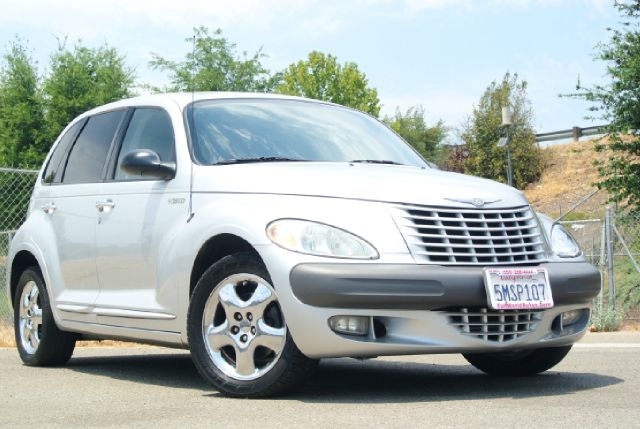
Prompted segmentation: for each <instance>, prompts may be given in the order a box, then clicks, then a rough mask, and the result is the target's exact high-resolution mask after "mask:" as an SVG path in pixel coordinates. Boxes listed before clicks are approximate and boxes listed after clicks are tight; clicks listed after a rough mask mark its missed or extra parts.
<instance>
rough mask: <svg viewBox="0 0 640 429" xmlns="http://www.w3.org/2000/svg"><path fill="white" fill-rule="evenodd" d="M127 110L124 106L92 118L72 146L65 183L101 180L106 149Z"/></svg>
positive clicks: (63, 180) (107, 150) (107, 149)
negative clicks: (123, 108) (121, 108)
mask: <svg viewBox="0 0 640 429" xmlns="http://www.w3.org/2000/svg"><path fill="white" fill-rule="evenodd" d="M124 113H125V111H124V110H118V111H115V112H108V113H103V114H100V115H96V116H92V117H91V118H89V121H88V122H87V125H85V127H84V129H83V130H82V132H81V133H80V135H79V136H78V140H76V144H75V145H73V148H72V149H71V153H70V154H69V160H68V161H67V168H66V169H65V171H64V178H63V179H62V182H63V183H90V182H99V181H101V180H102V169H103V168H104V163H105V161H106V160H107V153H108V152H109V147H110V146H111V141H112V140H113V136H114V134H115V132H116V130H117V129H118V125H119V124H120V121H121V120H122V117H123V116H124Z"/></svg>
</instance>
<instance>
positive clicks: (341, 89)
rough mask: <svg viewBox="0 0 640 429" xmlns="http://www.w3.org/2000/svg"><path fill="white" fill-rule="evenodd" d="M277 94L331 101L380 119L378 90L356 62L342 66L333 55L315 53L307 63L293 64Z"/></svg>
mask: <svg viewBox="0 0 640 429" xmlns="http://www.w3.org/2000/svg"><path fill="white" fill-rule="evenodd" d="M276 92H279V93H281V94H287V95H298V96H302V97H308V98H314V99H316V100H324V101H330V102H332V103H336V104H341V105H343V106H348V107H352V108H354V109H358V110H360V111H363V112H366V113H369V114H370V115H373V116H376V117H377V116H378V114H379V113H380V100H379V99H378V91H377V90H376V89H375V88H371V87H369V81H368V79H367V77H366V75H365V74H364V73H362V72H361V71H360V70H358V66H357V65H356V64H355V63H353V62H346V63H344V64H339V63H338V61H337V58H336V57H334V56H333V55H331V54H324V53H322V52H317V51H313V52H311V53H310V54H309V56H308V58H307V59H306V60H300V61H298V62H297V63H293V64H290V65H289V67H287V68H286V70H285V71H284V72H283V73H282V82H281V83H280V85H278V86H277V88H276Z"/></svg>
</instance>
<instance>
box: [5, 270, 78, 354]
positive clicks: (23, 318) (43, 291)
mask: <svg viewBox="0 0 640 429" xmlns="http://www.w3.org/2000/svg"><path fill="white" fill-rule="evenodd" d="M13 314H14V317H13V327H14V330H15V338H16V346H17V347H18V353H20V358H21V359H22V361H23V362H24V363H25V364H26V365H30V366H59V365H64V364H65V363H67V362H68V361H69V359H70V358H71V355H72V354H73V349H74V348H75V346H76V337H77V336H76V334H73V333H70V332H64V331H61V330H60V329H58V326H57V325H56V322H55V320H54V319H53V313H52V312H51V303H50V301H49V295H48V294H47V288H46V287H45V284H44V280H43V279H42V274H41V273H40V270H39V269H38V268H37V267H30V268H27V269H26V270H25V271H24V272H23V273H22V275H21V276H20V279H19V280H18V286H17V288H16V295H15V298H14V305H13Z"/></svg>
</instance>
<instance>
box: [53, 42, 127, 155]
mask: <svg viewBox="0 0 640 429" xmlns="http://www.w3.org/2000/svg"><path fill="white" fill-rule="evenodd" d="M133 81H134V71H133V70H132V69H130V68H128V67H127V66H126V65H125V58H124V56H123V55H120V54H119V53H118V51H117V50H116V49H115V48H111V47H109V46H107V45H104V46H102V47H99V48H97V49H95V48H94V49H92V48H87V47H85V46H82V45H81V44H80V42H78V43H77V44H76V45H75V46H74V48H73V50H69V49H67V48H66V47H65V43H61V44H60V45H59V46H58V50H57V51H56V52H55V53H54V54H53V55H52V56H51V61H50V74H49V77H48V78H47V79H46V80H45V82H44V94H45V103H46V116H45V118H46V125H47V136H46V137H47V143H48V144H49V145H51V143H53V141H54V140H55V138H56V137H57V136H58V134H60V132H61V131H62V129H63V128H64V127H65V126H66V125H67V124H68V123H69V122H70V121H71V120H72V119H73V118H75V117H76V116H78V115H79V114H80V113H83V112H85V111H87V110H89V109H92V108H94V107H97V106H100V105H103V104H106V103H109V102H112V101H116V100H121V99H123V98H127V97H130V96H131V95H132V94H131V91H130V87H131V85H132V84H133Z"/></svg>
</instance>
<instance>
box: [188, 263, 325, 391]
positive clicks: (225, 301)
mask: <svg viewBox="0 0 640 429" xmlns="http://www.w3.org/2000/svg"><path fill="white" fill-rule="evenodd" d="M188 336H189V348H190V349H191V355H192V357H193V360H194V363H195V365H196V367H197V368H198V371H199V372H200V374H201V375H202V376H203V377H204V378H205V379H206V380H207V381H208V382H210V383H211V384H212V385H213V386H215V387H216V388H217V389H219V390H220V391H221V392H223V393H225V394H227V395H230V396H244V397H251V396H254V397H257V396H271V395H276V394H279V393H283V392H285V391H286V390H288V389H290V388H292V387H293V386H295V385H296V384H297V383H299V382H300V381H301V380H302V378H303V377H304V376H305V375H306V374H307V373H308V372H309V371H310V370H311V369H312V368H313V367H314V366H315V363H316V361H314V360H312V359H309V358H307V357H306V356H304V355H303V354H302V353H301V352H300V351H299V350H298V348H297V347H296V345H295V344H294V342H293V339H292V338H291V335H289V333H288V331H287V325H286V322H285V319H284V314H283V312H282V309H281V308H280V305H279V303H278V297H277V294H276V291H275V289H274V288H273V286H272V285H271V281H270V278H269V274H268V272H267V271H266V269H265V268H264V266H263V265H262V264H261V262H260V261H259V260H258V259H257V258H256V257H255V256H253V255H252V254H250V253H239V254H235V255H231V256H227V257H225V258H223V259H221V260H220V261H218V262H216V263H215V264H213V265H212V266H211V267H210V268H209V269H208V270H207V271H206V272H205V273H204V274H203V275H202V277H201V278H200V280H199V281H198V284H197V285H196V288H195V290H194V292H193V295H192V297H191V304H190V306H189V315H188Z"/></svg>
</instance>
